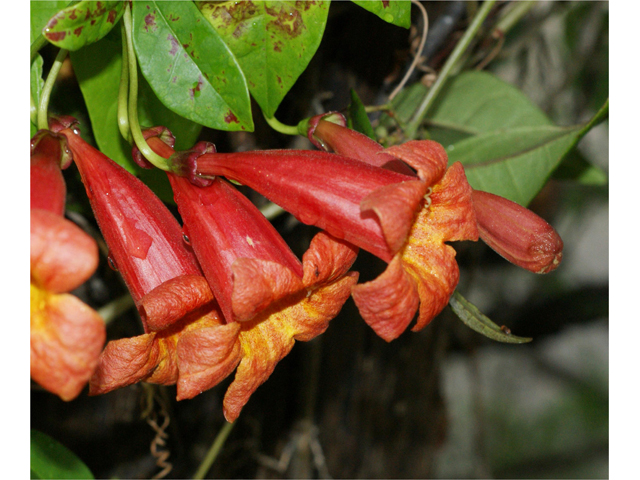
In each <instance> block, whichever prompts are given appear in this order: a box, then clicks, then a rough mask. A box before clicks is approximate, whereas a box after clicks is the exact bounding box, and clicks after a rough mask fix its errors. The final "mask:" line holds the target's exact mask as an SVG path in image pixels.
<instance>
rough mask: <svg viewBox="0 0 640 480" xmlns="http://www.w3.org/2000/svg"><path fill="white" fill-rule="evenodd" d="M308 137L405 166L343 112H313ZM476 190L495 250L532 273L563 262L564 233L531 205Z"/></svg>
mask: <svg viewBox="0 0 640 480" xmlns="http://www.w3.org/2000/svg"><path fill="white" fill-rule="evenodd" d="M308 137H309V139H310V140H311V141H312V142H313V143H314V144H315V145H316V146H317V147H318V148H322V149H325V150H330V151H333V152H336V153H339V154H341V155H345V156H348V157H352V158H357V159H358V160H361V161H363V162H366V163H369V164H371V165H377V166H383V167H384V168H390V169H393V170H397V171H403V170H402V168H405V169H406V165H404V166H402V165H398V164H397V163H394V159H393V157H390V156H389V155H387V154H385V153H384V152H382V150H383V147H382V146H381V145H380V144H379V143H377V142H375V141H373V140H371V139H370V138H369V137H367V136H366V135H363V134H361V133H359V132H356V131H355V130H351V129H349V128H347V127H346V120H345V118H344V117H343V116H342V115H341V114H339V113H335V112H334V113H328V114H324V115H317V116H315V117H312V118H311V119H310V121H309V129H308ZM396 162H397V161H396ZM472 196H473V205H474V210H475V213H476V219H477V222H478V230H479V234H480V238H482V240H483V241H484V242H485V243H486V244H487V245H489V246H490V247H491V248H492V249H493V250H495V251H496V252H497V253H499V254H500V255H502V256H503V257H504V258H505V259H506V260H508V261H510V262H511V263H513V264H515V265H518V266H519V267H522V268H525V269H527V270H530V271H532V272H534V273H548V272H550V271H552V270H555V269H556V268H557V267H558V265H560V262H561V260H562V248H563V244H562V239H561V238H560V235H558V233H557V232H556V231H555V230H554V229H553V227H551V225H549V224H548V223H547V222H545V221H544V220H543V219H542V218H540V217H539V216H538V215H536V214H535V213H533V212H532V211H531V210H529V209H527V208H525V207H523V206H521V205H518V204H517V203H515V202H512V201H510V200H507V199H506V198H503V197H500V196H498V195H494V194H491V193H488V192H483V191H480V190H473V195H472Z"/></svg>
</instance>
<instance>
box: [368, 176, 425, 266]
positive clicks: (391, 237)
mask: <svg viewBox="0 0 640 480" xmlns="http://www.w3.org/2000/svg"><path fill="white" fill-rule="evenodd" d="M427 188H428V185H427V184H426V183H424V182H422V181H420V180H409V181H406V182H402V183H393V184H391V185H386V186H384V187H381V188H378V189H377V190H374V191H373V192H371V193H370V194H369V195H367V196H366V197H365V198H363V199H362V202H360V210H361V211H362V212H363V213H364V212H367V211H369V210H372V211H373V212H374V213H375V214H376V216H377V217H378V221H379V222H380V226H381V228H382V234H383V235H384V239H385V241H386V242H387V246H388V247H389V250H390V252H391V256H393V255H395V254H396V253H397V252H398V250H400V249H401V248H402V245H404V242H405V240H406V239H407V234H408V233H409V230H410V229H411V225H412V224H413V219H414V217H415V214H416V211H417V209H418V207H419V205H420V202H421V201H422V197H423V196H424V194H425V193H426V192H427ZM384 260H387V261H389V260H391V257H389V258H386V259H384Z"/></svg>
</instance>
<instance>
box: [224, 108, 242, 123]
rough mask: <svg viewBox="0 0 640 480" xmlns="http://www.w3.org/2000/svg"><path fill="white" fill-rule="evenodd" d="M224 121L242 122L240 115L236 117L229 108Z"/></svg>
mask: <svg viewBox="0 0 640 480" xmlns="http://www.w3.org/2000/svg"><path fill="white" fill-rule="evenodd" d="M224 121H225V122H226V123H240V121H239V120H238V117H236V116H235V115H234V114H233V112H232V111H231V110H229V113H227V115H225V117H224Z"/></svg>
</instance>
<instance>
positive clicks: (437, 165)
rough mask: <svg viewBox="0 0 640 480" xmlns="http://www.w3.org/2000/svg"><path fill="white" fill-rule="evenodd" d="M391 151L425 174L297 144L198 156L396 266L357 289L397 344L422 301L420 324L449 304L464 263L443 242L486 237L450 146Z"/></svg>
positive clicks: (209, 169) (211, 169)
mask: <svg viewBox="0 0 640 480" xmlns="http://www.w3.org/2000/svg"><path fill="white" fill-rule="evenodd" d="M385 154H386V155H390V156H391V157H393V158H394V159H395V160H402V161H404V162H406V163H408V164H409V165H411V166H412V167H413V168H415V169H416V170H417V172H418V173H417V178H416V177H415V176H409V175H403V174H400V173H396V172H392V171H389V170H386V169H382V168H378V167H374V166H371V165H367V164H365V163H363V162H361V161H359V160H356V159H352V158H347V157H344V156H342V155H336V154H331V153H325V152H310V151H293V150H285V151H277V150H274V151H263V152H243V153H237V154H221V153H216V154H205V155H202V156H200V157H199V158H198V159H197V171H198V172H199V174H200V175H224V176H227V177H230V178H233V179H235V180H238V181H240V182H241V183H243V184H245V185H248V186H250V187H251V188H253V189H255V190H257V191H258V192H260V193H261V194H263V195H264V196H266V197H267V198H269V199H271V200H272V201H274V202H275V203H277V204H278V205H280V206H281V207H283V208H284V209H285V210H287V211H289V212H291V213H292V214H293V215H294V216H296V217H297V218H298V219H299V220H300V221H302V222H303V223H307V224H313V225H316V226H318V227H320V228H322V229H324V230H326V231H327V232H329V233H330V234H331V235H334V236H336V237H338V238H341V239H344V240H346V241H348V242H350V243H353V244H354V245H356V246H358V247H360V248H363V249H365V250H367V251H369V252H371V253H373V254H374V255H377V256H378V257H380V258H382V259H383V260H386V261H387V262H389V267H388V268H387V270H386V271H385V272H384V273H383V274H382V275H381V276H379V277H378V278H377V279H376V280H374V281H372V282H368V283H366V284H363V285H357V286H354V287H353V289H352V291H353V297H354V300H355V302H356V304H357V305H358V308H359V309H360V313H361V314H362V316H363V318H364V319H365V321H366V322H367V323H368V324H369V325H370V326H371V327H372V328H373V329H374V330H375V332H376V333H377V334H378V335H379V336H380V337H382V338H383V339H385V340H387V341H391V340H393V339H394V338H397V337H398V336H399V335H400V334H401V333H402V332H403V331H404V330H405V329H406V327H407V326H408V324H409V323H410V322H411V320H412V319H413V316H414V315H415V313H416V311H417V309H418V305H419V304H420V314H419V317H418V322H417V324H416V326H415V327H414V328H413V330H419V329H421V328H423V327H424V326H425V325H426V324H427V323H429V322H430V321H431V320H432V319H433V317H434V316H435V315H436V314H437V313H439V312H440V311H441V310H442V308H444V306H445V305H446V304H447V302H448V299H449V296H450V295H451V293H452V292H453V290H454V288H455V286H456V285H457V281H458V268H457V264H456V262H455V251H454V250H453V248H451V247H450V246H448V245H445V243H444V242H445V241H452V240H467V239H471V240H476V239H477V235H478V233H477V227H476V221H475V216H474V213H473V206H472V203H471V188H470V187H469V185H468V183H467V182H466V178H465V176H464V170H463V169H462V166H461V165H457V166H454V167H452V168H451V169H449V171H447V173H446V175H445V170H446V166H447V156H446V153H445V152H444V149H443V148H442V146H441V145H439V144H438V143H436V142H432V141H414V142H407V143H406V144H404V145H400V146H395V147H391V148H389V149H387V150H385ZM387 160H389V158H387V159H385V163H386V161H387ZM429 203H430V207H429V208H427V209H425V208H423V207H424V206H425V205H428V204H429ZM418 212H419V214H418ZM416 215H418V216H417V217H416Z"/></svg>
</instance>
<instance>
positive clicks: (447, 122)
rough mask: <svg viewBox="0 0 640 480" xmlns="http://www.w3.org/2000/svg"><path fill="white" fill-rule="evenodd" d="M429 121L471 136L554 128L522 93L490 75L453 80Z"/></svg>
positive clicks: (436, 104)
mask: <svg viewBox="0 0 640 480" xmlns="http://www.w3.org/2000/svg"><path fill="white" fill-rule="evenodd" d="M429 122H430V123H433V124H436V125H438V124H441V125H444V126H446V127H447V128H450V129H455V130H460V131H463V132H464V133H467V134H471V135H477V134H480V133H486V132H492V131H494V130H501V129H508V128H514V127H534V126H541V125H553V122H551V120H550V119H549V118H548V117H547V116H546V115H545V114H544V112H543V111H542V110H540V109H539V108H538V107H537V106H536V105H535V104H533V103H532V102H531V100H529V98H528V97H527V96H526V95H524V94H523V93H522V92H521V91H520V90H518V89H517V88H515V87H514V86H513V85H511V84H509V83H506V82H504V81H502V80H500V79H499V78H497V77H495V76H494V75H492V74H490V73H487V72H465V73H462V74H460V75H458V76H457V77H455V78H453V79H452V80H450V81H449V82H448V83H447V85H446V86H445V88H444V89H443V90H442V92H441V93H440V95H439V100H438V101H436V102H435V103H434V105H433V107H432V108H431V110H430V112H429Z"/></svg>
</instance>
